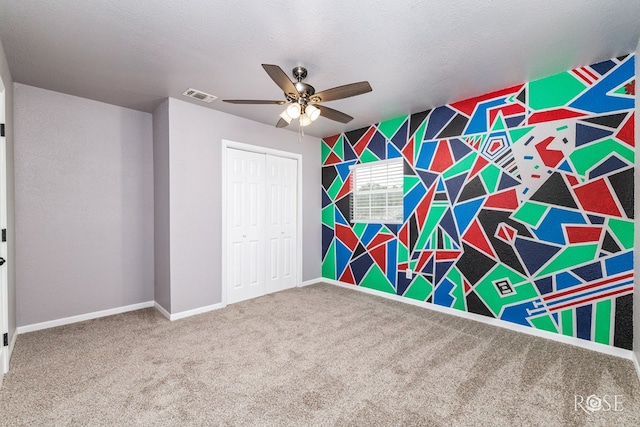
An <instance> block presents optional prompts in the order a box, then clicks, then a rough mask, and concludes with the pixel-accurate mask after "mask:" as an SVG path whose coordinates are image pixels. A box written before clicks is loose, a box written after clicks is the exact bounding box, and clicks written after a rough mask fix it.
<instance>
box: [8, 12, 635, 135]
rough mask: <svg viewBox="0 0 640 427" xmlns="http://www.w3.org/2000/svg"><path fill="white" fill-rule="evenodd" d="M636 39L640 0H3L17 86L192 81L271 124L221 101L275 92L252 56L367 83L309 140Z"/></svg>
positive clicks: (331, 81)
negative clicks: (339, 117) (342, 119)
mask: <svg viewBox="0 0 640 427" xmlns="http://www.w3.org/2000/svg"><path fill="white" fill-rule="evenodd" d="M639 39H640V1H638V0H616V1H615V2H610V1H603V0H562V1H558V0H536V1H519V0H518V1H514V0H448V1H423V0H422V1H419V0H414V1H404V2H400V1H391V0H386V1H383V0H366V1H365V0H358V1H355V0H354V1H344V0H339V1H338V0H321V1H315V2H301V1H282V0H272V1H260V0H245V1H241V2H234V1H215V0H188V1H181V2H178V1H161V0H136V1H126V0H119V1H117V0H112V1H98V0H38V1H24V0H22V1H17V0H0V40H2V43H3V45H4V49H5V52H6V55H7V60H8V62H9V67H10V70H11V74H12V77H13V79H14V81H16V82H19V83H24V84H28V85H33V86H37V87H41V88H46V89H51V90H55V91H59V92H63V93H68V94H72V95H77V96H81V97H85V98H90V99H95V100H99V101H103V102H107V103H111V104H116V105H121V106H124V107H129V108H134V109H138V110H142V111H149V112H151V111H153V109H154V108H155V107H156V106H157V105H158V104H159V103H160V102H161V101H162V100H163V99H164V98H166V97H169V96H170V97H175V98H179V99H187V98H184V97H183V96H182V95H181V93H182V92H183V91H184V90H186V89H187V88H189V87H193V88H196V89H199V90H202V91H204V92H208V93H211V94H214V95H216V96H218V97H219V99H218V100H216V101H214V102H213V103H212V104H211V105H209V106H207V108H213V109H216V110H220V111H225V112H227V113H231V114H234V115H237V116H241V117H246V118H248V119H252V120H256V121H259V122H263V123H268V124H275V123H276V121H277V119H278V114H279V113H280V112H281V110H282V109H283V108H282V107H281V106H277V105H231V104H226V103H223V102H221V101H220V100H221V99H229V98H231V99H245V98H249V99H276V100H277V99H283V94H282V92H281V91H280V89H278V87H277V86H276V85H275V84H274V83H273V81H272V80H271V79H270V78H269V77H268V75H267V74H266V73H265V72H264V70H263V69H262V67H261V66H260V64H262V63H269V64H277V65H280V66H281V67H282V68H283V69H284V70H285V71H286V72H287V73H289V72H290V70H291V69H292V68H293V67H294V66H297V65H303V66H305V67H306V68H307V69H308V70H309V76H308V77H307V79H306V82H307V83H309V84H312V85H313V86H314V87H315V88H316V90H318V91H319V90H323V89H328V88H330V87H334V86H339V85H342V84H346V83H351V82H355V81H360V80H368V81H369V82H370V83H371V86H372V87H373V92H371V93H368V94H365V95H361V96H358V97H354V98H349V99H345V100H340V101H333V102H329V103H327V104H326V105H327V106H328V107H331V108H334V109H338V110H341V111H344V112H345V113H347V114H350V115H352V116H354V117H355V119H354V120H353V121H352V122H350V123H349V124H347V125H342V124H340V123H337V122H333V121H331V120H328V119H326V118H320V119H318V120H317V121H316V122H314V123H313V124H312V125H311V126H309V127H307V128H306V132H307V133H308V134H311V135H315V136H319V137H323V136H328V135H333V134H336V133H339V132H343V131H347V130H352V129H357V128H360V127H363V126H367V125H370V124H372V123H377V122H380V121H383V120H386V119H390V118H393V117H397V116H399V115H403V114H409V113H414V112H418V111H423V110H426V109H428V108H432V107H434V106H439V105H443V104H446V103H448V102H452V101H456V100H461V99H464V98H468V97H471V96H475V95H480V94H483V93H486V92H490V91H492V90H496V89H499V88H502V87H506V86H510V85H513V84H517V83H522V82H524V81H528V80H531V79H536V78H539V77H544V76H547V75H550V74H554V73H556V72H560V71H563V70H566V69H569V68H572V67H575V66H580V65H586V64H589V63H593V62H597V61H600V60H604V59H607V58H611V57H614V56H619V55H622V54H627V53H630V52H633V51H635V49H636V46H637V44H638V40H639ZM189 102H191V101H189ZM193 102H195V101H193ZM201 105H206V104H201ZM287 129H290V130H297V126H290V127H289V128H287Z"/></svg>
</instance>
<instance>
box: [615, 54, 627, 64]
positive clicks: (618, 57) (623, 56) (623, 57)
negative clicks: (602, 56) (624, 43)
mask: <svg viewBox="0 0 640 427" xmlns="http://www.w3.org/2000/svg"><path fill="white" fill-rule="evenodd" d="M628 56H629V54H626V55H621V56H616V59H617V60H618V61H620V62H622V61H624V60H625V59H627V57H628Z"/></svg>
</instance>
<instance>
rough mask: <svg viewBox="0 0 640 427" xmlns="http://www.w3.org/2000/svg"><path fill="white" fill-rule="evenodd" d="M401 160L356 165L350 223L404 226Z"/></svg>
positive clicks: (352, 183)
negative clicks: (401, 224)
mask: <svg viewBox="0 0 640 427" xmlns="http://www.w3.org/2000/svg"><path fill="white" fill-rule="evenodd" d="M403 167H404V162H403V161H402V158H398V159H391V160H381V161H379V162H371V163H364V164H360V165H353V166H352V167H351V173H352V177H351V179H352V181H351V185H352V198H351V222H384V223H398V224H400V223H402V219H403V218H402V216H403V210H402V192H403V189H402V183H403V178H404V177H403Z"/></svg>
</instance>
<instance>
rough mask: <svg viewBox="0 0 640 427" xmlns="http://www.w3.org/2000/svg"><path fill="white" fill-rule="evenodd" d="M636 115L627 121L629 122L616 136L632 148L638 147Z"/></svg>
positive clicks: (632, 114)
mask: <svg viewBox="0 0 640 427" xmlns="http://www.w3.org/2000/svg"><path fill="white" fill-rule="evenodd" d="M635 114H636V113H631V117H629V118H628V119H627V122H626V123H625V124H624V126H622V129H620V132H618V134H617V135H616V137H617V138H618V139H619V140H620V141H623V142H626V143H627V144H629V145H630V146H632V147H635V146H636V142H635V130H634V129H635V127H634V116H635Z"/></svg>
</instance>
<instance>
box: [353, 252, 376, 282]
mask: <svg viewBox="0 0 640 427" xmlns="http://www.w3.org/2000/svg"><path fill="white" fill-rule="evenodd" d="M372 264H373V259H372V258H371V256H370V255H369V254H368V253H365V254H363V255H362V256H361V257H360V258H357V259H354V260H353V261H351V271H353V278H354V279H355V282H356V283H360V282H361V281H362V278H363V277H364V276H365V274H367V272H368V271H369V268H371V265H372Z"/></svg>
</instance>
